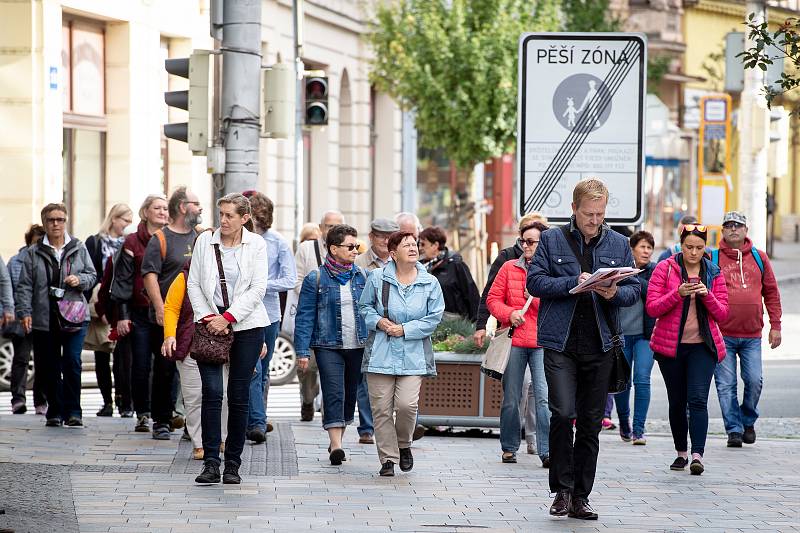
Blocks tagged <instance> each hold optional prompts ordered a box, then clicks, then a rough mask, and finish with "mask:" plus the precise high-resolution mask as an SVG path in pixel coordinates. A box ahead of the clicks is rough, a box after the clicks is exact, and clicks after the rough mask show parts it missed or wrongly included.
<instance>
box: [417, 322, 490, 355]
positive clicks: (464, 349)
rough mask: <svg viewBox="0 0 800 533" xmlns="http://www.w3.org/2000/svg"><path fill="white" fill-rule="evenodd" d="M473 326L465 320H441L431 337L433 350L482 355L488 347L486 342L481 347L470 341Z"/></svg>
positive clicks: (473, 329) (473, 331) (473, 330)
mask: <svg viewBox="0 0 800 533" xmlns="http://www.w3.org/2000/svg"><path fill="white" fill-rule="evenodd" d="M473 333H475V324H473V323H472V322H470V321H469V320H467V319H464V318H462V319H458V320H442V321H441V322H440V323H439V326H438V327H437V328H436V331H434V332H433V335H431V341H432V342H433V349H434V351H437V352H455V353H483V352H485V351H486V348H488V346H489V342H488V340H487V341H486V342H485V343H484V345H483V346H476V345H475V343H474V342H473V341H472V334H473Z"/></svg>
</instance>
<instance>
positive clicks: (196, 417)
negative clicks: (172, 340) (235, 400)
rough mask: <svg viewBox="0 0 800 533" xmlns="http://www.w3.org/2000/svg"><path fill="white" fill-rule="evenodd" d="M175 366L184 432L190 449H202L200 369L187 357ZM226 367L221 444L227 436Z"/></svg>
mask: <svg viewBox="0 0 800 533" xmlns="http://www.w3.org/2000/svg"><path fill="white" fill-rule="evenodd" d="M176 366H177V367H178V372H179V373H180V375H181V394H182V395H183V406H184V409H185V411H186V431H187V432H188V433H189V436H190V437H191V438H192V447H194V448H202V447H203V432H202V431H203V430H202V427H201V425H200V409H201V407H202V405H203V382H202V381H201V380H200V369H199V368H197V361H195V360H194V359H192V357H191V356H187V357H186V359H184V360H183V361H177V363H176ZM228 368H229V367H228V365H225V366H224V367H223V368H222V391H223V392H222V442H225V437H226V436H227V434H228V392H227V391H228Z"/></svg>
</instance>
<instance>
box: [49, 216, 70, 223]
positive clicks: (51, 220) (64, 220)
mask: <svg viewBox="0 0 800 533" xmlns="http://www.w3.org/2000/svg"><path fill="white" fill-rule="evenodd" d="M66 221H67V219H66V218H64V217H57V218H48V219H45V222H47V223H48V224H64V223H65V222H66Z"/></svg>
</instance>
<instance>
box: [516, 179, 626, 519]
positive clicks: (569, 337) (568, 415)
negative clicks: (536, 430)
mask: <svg viewBox="0 0 800 533" xmlns="http://www.w3.org/2000/svg"><path fill="white" fill-rule="evenodd" d="M572 200H573V201H572V212H573V216H572V220H571V221H570V223H569V224H568V225H567V226H565V227H564V228H554V229H551V230H548V231H546V232H544V233H542V236H541V239H540V243H539V247H538V249H537V250H536V254H535V255H534V256H533V261H532V262H531V266H530V268H529V269H528V279H527V287H528V292H529V293H530V294H531V295H533V296H536V297H538V298H540V299H541V302H540V306H539V321H538V341H539V346H541V347H543V348H544V368H545V376H546V377H547V386H548V389H549V404H550V412H551V418H550V491H551V492H554V493H556V497H555V500H554V501H553V505H552V506H551V507H550V514H552V515H555V516H564V515H569V516H570V517H572V518H578V519H582V520H596V519H597V513H595V512H594V510H593V509H592V507H591V506H590V505H589V494H590V493H591V491H592V485H593V484H594V476H595V470H596V468H597V453H598V451H599V449H600V442H599V438H598V435H599V433H600V428H601V422H602V418H603V407H604V405H605V401H606V395H607V393H608V382H609V379H610V375H611V369H612V358H611V354H610V350H611V349H612V347H613V344H612V337H613V333H612V329H613V330H616V331H620V325H619V317H618V308H619V307H627V306H630V305H633V304H634V303H635V302H636V300H637V299H638V298H639V281H638V279H637V277H636V276H635V275H632V274H635V273H636V269H635V268H631V269H630V270H626V271H624V272H623V271H619V270H617V269H620V268H623V267H633V266H634V262H633V255H632V254H631V249H630V246H629V245H628V240H627V239H626V238H625V237H623V236H622V235H620V234H618V233H615V232H614V231H611V229H610V228H609V227H608V226H607V225H606V224H605V223H604V219H605V213H606V204H607V203H608V189H607V188H606V186H605V185H604V184H603V182H602V181H600V180H598V179H592V178H590V179H585V180H582V181H580V182H579V183H578V184H577V185H576V186H575V189H574V190H573V192H572ZM601 268H605V269H613V270H611V271H604V272H605V274H608V273H609V272H611V275H610V276H609V278H606V279H604V280H600V281H599V283H591V284H586V285H584V288H587V290H585V291H581V292H580V293H578V294H572V289H574V288H575V287H577V286H579V285H580V284H581V283H584V282H586V281H587V280H589V279H590V278H591V277H592V274H593V273H594V272H595V271H597V270H599V269H601ZM621 274H631V275H629V277H625V278H624V279H622V277H621V276H620V275H621ZM587 285H590V286H589V287H587ZM609 320H610V321H612V323H613V327H609ZM573 418H575V419H576V433H575V439H574V444H573V432H572V419H573Z"/></svg>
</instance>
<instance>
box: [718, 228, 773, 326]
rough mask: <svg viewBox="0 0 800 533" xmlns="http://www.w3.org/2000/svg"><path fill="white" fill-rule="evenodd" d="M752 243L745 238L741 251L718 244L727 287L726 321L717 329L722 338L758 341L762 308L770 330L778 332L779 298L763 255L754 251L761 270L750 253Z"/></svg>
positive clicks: (721, 242)
mask: <svg viewBox="0 0 800 533" xmlns="http://www.w3.org/2000/svg"><path fill="white" fill-rule="evenodd" d="M752 248H753V243H752V242H751V241H750V239H745V241H744V244H743V245H742V248H741V250H738V249H736V248H731V247H730V246H729V245H728V243H726V242H725V240H724V239H723V240H722V241H720V243H719V266H720V269H722V275H723V276H725V285H726V287H727V288H728V305H729V306H730V312H729V313H728V318H727V319H726V320H724V321H722V322H720V324H719V327H720V330H722V334H723V335H725V336H726V337H746V338H760V337H761V331H762V330H763V329H764V307H763V306H762V304H761V301H762V298H763V301H764V304H765V305H766V307H767V313H768V314H769V323H770V327H771V328H772V329H774V330H776V331H780V329H781V295H780V293H779V292H778V282H777V281H776V280H775V273H774V272H773V271H772V264H771V263H770V262H769V258H768V257H767V254H766V253H764V252H763V251H761V250H758V254H759V255H760V256H761V261H762V262H763V263H764V276H763V281H762V276H761V270H760V269H759V268H758V264H756V260H755V258H754V257H753V253H752Z"/></svg>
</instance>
